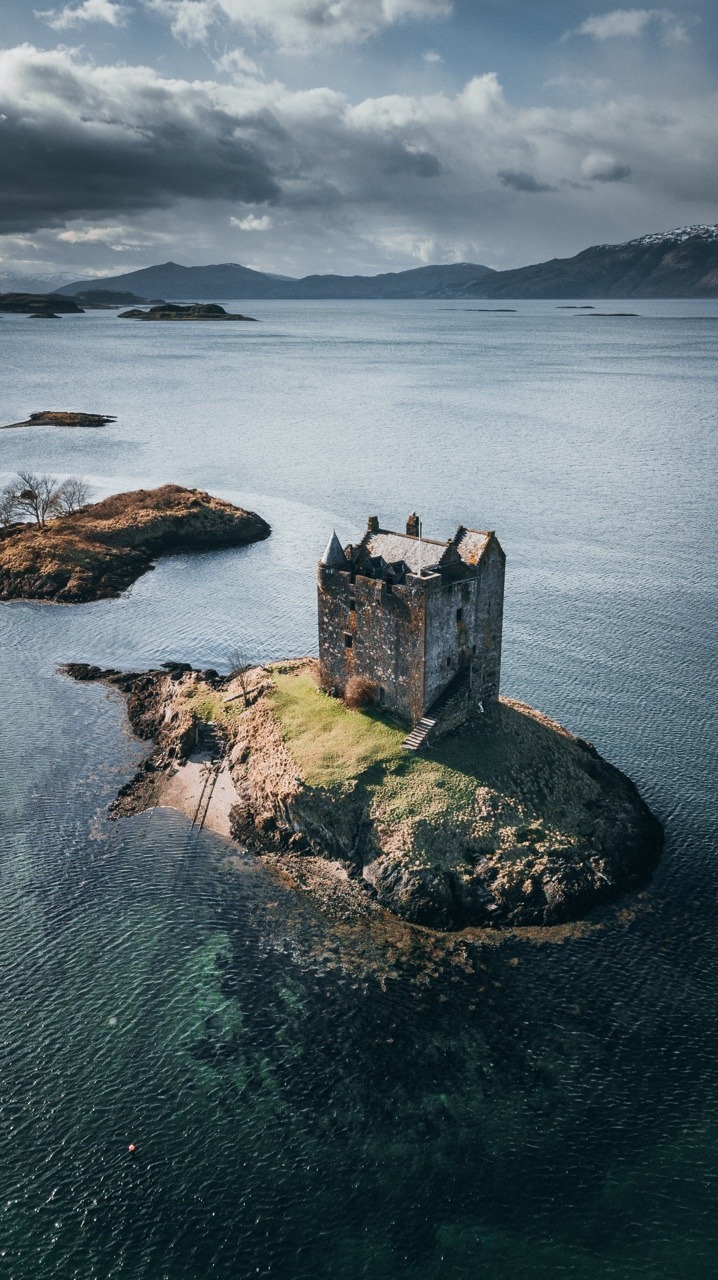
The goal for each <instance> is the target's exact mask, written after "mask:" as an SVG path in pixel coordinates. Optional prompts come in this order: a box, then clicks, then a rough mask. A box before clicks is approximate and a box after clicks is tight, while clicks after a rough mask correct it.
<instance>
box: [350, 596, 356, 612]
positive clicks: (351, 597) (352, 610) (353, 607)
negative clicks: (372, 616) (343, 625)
mask: <svg viewBox="0 0 718 1280" xmlns="http://www.w3.org/2000/svg"><path fill="white" fill-rule="evenodd" d="M356 607H357V602H356V600H355V599H354V598H353V596H350V597H349V611H350V613H353V612H354V610H355V609H356Z"/></svg>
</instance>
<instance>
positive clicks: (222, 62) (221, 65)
mask: <svg viewBox="0 0 718 1280" xmlns="http://www.w3.org/2000/svg"><path fill="white" fill-rule="evenodd" d="M214 65H215V68H216V69H217V71H219V72H224V74H225V75H231V76H235V77H236V78H237V79H240V80H241V79H242V78H243V77H244V76H259V75H261V71H260V69H259V67H258V66H257V64H256V62H253V61H252V59H251V58H248V57H247V54H246V53H245V52H244V49H230V50H229V51H228V52H227V53H223V54H222V57H221V58H217V60H216V62H215V64H214Z"/></svg>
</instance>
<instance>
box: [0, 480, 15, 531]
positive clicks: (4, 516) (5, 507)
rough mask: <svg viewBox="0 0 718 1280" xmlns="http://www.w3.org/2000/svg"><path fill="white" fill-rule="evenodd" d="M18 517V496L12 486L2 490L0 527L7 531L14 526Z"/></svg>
mask: <svg viewBox="0 0 718 1280" xmlns="http://www.w3.org/2000/svg"><path fill="white" fill-rule="evenodd" d="M17 515H18V509H17V494H16V492H15V489H14V487H13V486H12V485H11V484H8V485H6V486H5V488H4V489H2V490H0V525H2V527H3V528H4V529H5V528H7V526H8V525H9V524H14V523H15V519H16V518H17Z"/></svg>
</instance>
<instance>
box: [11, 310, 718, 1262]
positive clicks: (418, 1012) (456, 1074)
mask: <svg viewBox="0 0 718 1280" xmlns="http://www.w3.org/2000/svg"><path fill="white" fill-rule="evenodd" d="M516 305H517V307H518V308H519V312H518V313H517V315H516V316H515V317H513V316H512V317H498V316H491V315H480V314H470V313H462V312H459V311H456V310H451V311H449V309H448V306H447V307H446V308H445V307H442V305H441V304H427V305H426V306H416V305H412V304H408V305H406V306H404V305H402V304H396V305H394V304H392V305H391V306H387V304H375V303H372V304H356V305H355V304H346V303H344V304H335V305H334V304H328V305H326V306H323V305H321V304H320V305H316V304H315V305H304V304H296V305H293V304H267V303H262V304H258V306H259V308H260V310H261V313H262V318H263V323H262V326H261V328H260V326H256V333H255V326H252V336H251V338H249V339H248V340H247V341H244V335H242V340H241V341H239V340H238V338H236V337H235V336H234V335H232V334H229V333H227V331H226V329H225V328H222V331H221V332H217V331H216V330H215V331H214V332H207V330H206V329H202V330H201V332H199V331H197V330H195V331H192V330H189V331H188V330H187V329H181V327H180V329H181V332H178V330H177V329H176V328H173V329H171V330H170V331H169V332H168V331H167V330H163V329H159V330H152V332H151V333H149V334H148V333H147V332H146V330H144V329H143V330H142V331H141V333H138V329H137V328H133V327H132V326H127V327H123V326H122V325H121V324H117V325H115V321H114V318H113V317H112V316H109V315H108V314H107V313H98V314H97V315H94V316H93V315H90V316H87V317H85V318H83V319H82V321H81V323H82V326H83V327H82V328H80V327H79V323H80V322H77V321H71V320H67V321H63V323H62V326H59V325H58V326H56V327H54V328H53V327H52V326H47V327H46V328H45V329H42V331H41V332H39V333H36V332H33V335H32V343H33V346H32V361H30V360H29V358H28V351H27V343H28V337H27V328H26V326H25V328H23V327H22V322H21V320H20V319H19V318H18V319H17V320H16V319H15V318H13V317H5V319H4V322H3V336H4V341H5V344H6V348H7V366H8V368H9V370H10V373H11V377H10V378H8V379H7V383H6V388H5V391H6V396H7V398H6V403H5V405H4V406H3V415H4V418H3V420H5V419H6V420H7V421H12V420H16V419H19V418H20V417H21V416H24V415H25V414H26V413H27V412H30V411H32V410H34V409H38V408H43V407H57V408H64V407H67V408H80V409H86V410H88V411H95V410H97V411H99V412H101V411H107V412H110V413H112V412H117V413H118V415H119V419H118V422H117V424H116V426H113V427H111V428H106V429H105V430H104V431H103V432H101V433H100V432H91V433H90V432H88V433H77V432H73V433H69V432H60V431H57V430H55V431H52V430H51V429H47V430H41V431H37V432H33V433H29V432H28V433H24V434H23V433H21V432H12V433H8V434H7V435H5V436H2V437H0V450H2V461H1V462H0V467H2V468H3V469H4V470H5V471H7V472H12V471H14V470H15V469H16V468H17V467H19V466H21V465H28V466H34V467H36V468H42V469H47V470H54V471H57V472H70V471H72V472H82V473H91V474H92V475H93V477H95V483H96V484H97V485H98V488H101V489H102V491H103V492H112V491H115V490H117V489H118V488H121V487H127V486H128V485H129V484H146V485H149V484H154V483H159V482H161V481H163V480H168V479H172V480H179V481H181V482H184V483H193V484H198V485H202V486H206V487H209V488H212V489H214V490H215V491H217V492H221V493H223V494H226V495H227V496H229V497H235V498H236V499H237V500H239V501H242V502H243V503H245V505H251V506H254V507H255V508H256V509H257V510H259V511H260V512H261V513H262V514H263V515H265V516H266V517H267V518H268V519H270V520H271V522H272V524H273V527H274V535H273V537H272V538H271V539H270V540H269V541H267V542H265V543H261V544H258V545H257V546H256V547H252V548H248V549H243V550H239V551H229V552H223V553H221V554H218V555H216V556H196V557H178V558H176V559H172V560H165V561H163V562H162V563H161V564H160V565H159V566H158V568H157V569H156V570H155V571H154V572H153V573H151V574H148V575H146V577H145V578H143V579H142V580H141V581H140V582H138V583H137V585H136V586H135V587H134V588H133V590H132V591H131V592H130V593H129V595H128V596H127V597H125V598H124V599H122V600H121V601H109V602H102V603H99V604H95V605H88V606H77V607H60V608H53V607H46V606H37V605H27V604H14V605H11V606H5V607H3V608H2V609H0V632H1V637H0V639H1V644H2V650H1V652H2V664H3V713H4V714H3V720H2V735H1V738H2V741H1V743H0V781H1V783H2V793H3V808H2V837H3V838H2V857H1V860H0V867H1V874H2V895H1V896H0V938H1V941H2V955H3V961H4V974H3V978H4V981H3V1002H2V1015H1V1018H0V1093H1V1095H2V1122H3V1128H2V1139H0V1141H1V1142H2V1151H1V1152H0V1210H1V1212H2V1231H0V1253H1V1254H2V1255H3V1261H4V1268H3V1274H8V1275H9V1276H11V1277H12V1280H36V1277H38V1276H40V1275H42V1276H45V1275H47V1276H50V1275H51V1276H53V1277H58V1278H59V1280H70V1278H73V1280H75V1278H77V1280H87V1278H88V1277H97V1278H98V1280H116V1278H121V1280H125V1278H129V1277H132V1280H160V1278H164V1277H168V1278H169V1277H171V1278H172V1280H195V1278H198V1277H205V1276H210V1275H211V1276H217V1277H218V1278H220V1280H230V1278H231V1280H236V1278H237V1277H245V1276H247V1277H248V1276H253V1275H257V1276H267V1277H281V1278H282V1280H305V1278H306V1280H335V1278H336V1277H337V1276H342V1277H347V1278H348V1280H355V1278H357V1280H358V1278H359V1277H372V1280H396V1278H397V1277H402V1280H403V1278H404V1277H406V1278H407V1280H409V1278H410V1280H434V1277H436V1276H447V1277H451V1280H475V1278H476V1277H477V1276H486V1277H487V1278H488V1280H509V1277H511V1280H514V1278H515V1277H516V1276H521V1277H531V1278H533V1277H536V1278H537V1280H538V1278H540V1280H549V1278H551V1280H555V1278H556V1277H559V1276H565V1277H581V1278H582V1280H583V1278H584V1277H585V1278H586V1280H594V1278H595V1280H598V1278H600V1280H607V1278H608V1277H611V1278H615V1277H620V1278H621V1280H624V1277H629V1278H631V1280H632V1278H633V1277H636V1278H638V1277H641V1280H643V1278H648V1277H651V1280H653V1278H654V1277H659V1278H660V1280H664V1278H665V1280H668V1278H671V1280H672V1278H673V1277H676V1278H678V1277H684V1276H686V1275H695V1276H697V1277H709V1276H712V1275H714V1274H715V1264H714V1261H713V1258H714V1256H715V1248H716V1244H717V1243H718V1242H717V1241H716V1228H715V1225H714V1213H713V1205H714V1201H715V1184H716V1176H717V1175H718V1135H716V1133H715V1127H716V1126H715V1120H714V1117H715V1114H716V1113H715V1103H716V1097H715V1094H716V1083H715V1072H714V1068H713V1063H714V1060H715V1056H716V1049H717V1048H718V1045H717V1044H716V1032H715V1016H714V1004H715V998H714V981H713V978H712V975H713V973H714V972H715V968H716V961H717V959H718V957H717V955H716V950H717V947H716V941H717V939H716V926H715V906H714V903H715V876H716V860H715V850H714V848H713V842H712V833H713V831H714V830H715V820H716V810H715V799H714V797H713V795H712V778H713V777H714V776H715V773H714V772H713V771H712V770H713V766H712V762H711V760H710V759H709V754H708V753H709V750H710V748H711V744H712V743H713V742H714V741H715V732H714V730H715V705H716V704H715V698H714V697H712V690H711V688H710V686H709V672H710V666H709V659H710V657H711V654H712V650H711V644H712V640H713V637H712V634H711V631H710V623H711V617H712V610H711V604H712V597H711V586H710V578H709V571H710V567H711V564H712V559H711V557H712V556H714V553H715V545H714V544H715V528H714V521H710V520H709V518H708V512H709V505H708V504H709V501H710V496H709V495H711V496H712V492H713V489H712V487H711V486H712V483H713V480H712V476H711V473H710V472H711V464H712V463H713V461H714V454H713V448H714V446H713V430H714V425H713V424H714V407H715V346H714V341H715V340H714V333H715V320H710V319H705V320H701V319H699V318H697V317H700V316H707V315H708V314H709V312H710V311H711V310H712V311H713V312H714V314H718V307H717V306H716V304H715V303H701V304H682V303H681V304H672V303H671V304H668V303H662V304H655V303H651V304H641V310H642V311H644V312H645V313H646V314H645V315H644V316H643V317H642V318H641V319H640V320H637V321H630V322H628V321H626V322H625V324H626V325H628V324H629V323H630V325H631V326H632V327H631V328H630V329H627V328H625V327H623V328H621V329H620V331H619V330H618V329H616V328H612V327H611V321H609V320H606V321H605V322H604V321H602V320H598V319H597V320H595V321H594V322H593V323H592V324H591V326H590V331H589V326H585V327H580V328H579V326H578V323H577V322H576V323H573V320H572V318H571V315H570V313H565V312H564V313H561V312H556V311H555V310H554V308H553V305H552V304H549V303H546V304H521V303H519V304H516ZM632 309H634V308H632ZM257 314H259V311H257ZM86 321H87V323H85V322H86ZM497 321H500V323H501V325H502V327H501V328H500V329H499V328H498V327H497ZM72 325H75V328H74V329H73V328H72ZM509 325H510V326H511V327H510V328H509V327H508V326H509ZM230 328H231V326H230ZM50 330H52V332H50ZM190 339H191V340H190ZM78 353H79V355H80V358H78ZM130 375H131V376H130ZM98 387H101V388H102V403H98V402H97V394H98V393H97V388H98ZM414 507H417V508H418V509H419V510H420V511H422V514H423V515H424V517H425V519H426V521H427V525H428V524H431V526H432V527H433V528H435V529H436V531H437V532H442V531H444V530H445V529H446V528H451V527H453V526H455V525H456V523H458V522H459V521H460V520H464V521H467V522H471V523H473V522H477V523H479V524H483V525H488V526H491V527H496V528H497V529H498V530H499V532H500V535H501V537H502V541H503V542H504V545H505V546H506V549H507V552H508V554H509V567H510V571H509V578H508V602H507V603H508V608H507V614H508V617H507V654H506V667H505V690H506V692H507V693H511V694H514V695H516V696H519V697H524V698H527V699H529V700H531V701H532V702H534V703H535V704H536V705H538V706H540V707H542V709H544V710H545V711H547V712H548V713H549V714H551V715H554V716H556V717H557V718H558V719H560V720H563V721H564V722H565V723H568V724H569V725H570V726H571V727H574V728H576V729H578V730H580V731H581V732H582V733H584V734H585V735H586V736H588V737H589V738H592V739H593V740H594V741H595V742H596V744H597V746H598V747H599V749H600V750H601V751H602V752H603V753H604V754H605V755H606V756H607V757H608V758H609V759H611V760H613V761H614V762H615V763H616V764H618V765H619V766H620V767H622V768H624V769H626V770H627V771H628V772H629V773H631V774H632V776H633V777H634V778H636V780H637V781H638V782H639V785H640V786H641V789H642V791H643V793H644V795H645V796H646V798H647V799H648V800H649V802H650V803H651V804H652V805H653V806H654V807H655V808H656V809H657V811H658V812H659V813H660V815H661V816H662V817H663V818H664V819H665V820H666V823H667V831H668V843H667V850H666V854H665V857H664V860H663V862H662V864H661V867H660V868H659V871H658V873H657V875H656V877H655V880H654V883H653V885H652V887H651V888H650V889H649V891H648V892H647V893H646V894H645V895H643V897H642V899H641V900H640V902H638V903H632V904H628V908H629V909H626V910H625V911H620V912H618V913H616V912H611V913H607V914H606V916H599V917H598V918H597V920H596V921H595V923H594V924H593V925H592V927H590V928H584V929H577V930H573V931H572V930H566V931H563V932H560V931H557V932H555V933H552V934H551V937H550V940H549V941H544V942H540V941H539V940H538V935H537V934H536V933H535V932H533V933H526V934H525V935H521V934H516V935H512V936H510V937H508V938H506V939H505V940H504V941H501V942H497V941H493V942H490V943H487V942H485V941H483V940H482V939H481V937H480V936H479V935H474V936H464V935H455V936H454V937H451V938H448V939H444V940H443V941H440V942H438V943H435V942H434V941H433V940H432V938H431V935H430V934H428V933H425V932H423V931H420V930H412V929H409V928H407V927H405V926H401V925H398V924H397V925H396V926H388V927H385V926H379V925H377V924H376V923H373V924H365V925H361V926H356V927H354V928H351V929H349V928H347V927H346V926H330V925H328V924H327V923H326V922H325V921H323V920H322V918H321V917H320V916H319V915H318V913H317V911H316V908H315V907H314V906H313V905H312V903H311V902H310V901H307V900H306V899H305V897H304V896H303V895H298V894H296V893H294V892H293V891H292V890H291V889H290V888H288V887H287V886H286V885H285V884H284V883H283V882H282V881H281V880H280V879H278V878H276V877H275V876H273V875H272V874H271V873H270V872H269V871H267V869H265V868H264V867H263V866H262V865H261V864H258V863H257V862H256V861H255V860H252V859H250V858H241V857H237V856H236V854H235V853H234V851H233V850H232V849H231V847H230V846H228V845H226V844H223V842H221V841H219V840H217V839H214V838H212V837H211V836H208V835H206V834H203V835H200V836H197V834H196V833H192V832H190V830H189V828H188V824H187V823H186V822H185V821H184V819H182V818H181V817H180V816H179V815H175V814H172V813H170V812H167V811H157V812H155V813H154V814H152V815H142V816H140V817H138V818H134V819H131V820H127V821H123V822H120V823H117V824H112V823H109V822H108V821H107V819H106V817H105V811H106V807H107V804H108V801H109V799H110V798H111V797H112V795H113V794H114V793H115V791H116V789H117V787H118V786H119V785H120V784H121V782H122V781H123V780H124V779H125V778H126V777H128V776H129V775H130V773H131V772H132V770H133V768H134V767H135V765H136V763H137V761H138V760H139V759H140V758H141V756H142V753H143V748H142V746H141V745H140V744H138V743H136V742H133V741H132V740H131V739H130V738H129V737H128V736H127V735H126V733H125V731H124V729H123V725H124V717H123V710H122V706H121V704H120V702H119V701H118V700H116V699H115V698H114V697H113V696H111V695H108V694H107V693H106V692H105V691H104V690H103V689H102V688H100V687H97V686H92V685H77V684H73V683H71V682H70V681H68V680H66V679H64V678H63V677H61V676H59V675H58V674H57V672H56V670H55V668H56V664H57V663H58V662H60V661H67V660H86V661H92V662H100V663H107V664H110V663H111V664H113V665H118V666H142V665H146V664H149V663H154V662H157V661H162V660H164V659H166V658H170V657H177V658H182V659H187V660H189V661H193V662H195V663H201V664H204V665H207V664H212V665H217V666H221V665H222V663H223V660H224V659H225V658H226V655H227V652H228V650H229V649H230V648H231V647H232V646H233V645H234V644H236V643H237V642H239V643H241V644H243V645H244V646H245V647H246V648H248V649H249V650H250V652H252V654H253V655H254V656H256V657H258V658H267V659H268V658H271V657H278V656H282V655H286V654H289V653H302V652H307V651H312V650H313V649H314V613H313V607H314V606H313V590H314V588H313V574H314V563H315V560H316V556H317V554H318V553H319V552H320V551H321V549H322V547H323V545H324V543H325V542H326V536H327V530H328V529H330V528H331V527H332V526H333V525H334V524H336V526H337V529H338V532H339V533H340V535H342V536H345V537H346V538H350V537H353V538H355V537H356V536H357V533H358V532H359V530H360V528H361V527H362V525H363V522H364V520H365V518H366V515H367V514H368V512H369V511H374V510H378V511H379V513H380V514H381V515H382V516H383V517H384V518H385V519H387V520H390V519H392V520H393V519H401V518H403V517H404V516H405V515H406V513H407V512H408V511H409V510H411V509H414ZM711 542H712V544H713V545H711ZM130 1143H134V1144H135V1145H136V1147H137V1151H136V1153H135V1155H134V1156H131V1155H130V1154H129V1152H128V1149H127V1148H128V1145H129V1144H130Z"/></svg>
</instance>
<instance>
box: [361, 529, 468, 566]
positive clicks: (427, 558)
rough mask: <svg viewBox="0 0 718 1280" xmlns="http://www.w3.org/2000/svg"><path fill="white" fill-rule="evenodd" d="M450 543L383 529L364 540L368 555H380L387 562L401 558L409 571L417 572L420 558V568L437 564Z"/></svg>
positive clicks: (393, 562) (392, 562)
mask: <svg viewBox="0 0 718 1280" xmlns="http://www.w3.org/2000/svg"><path fill="white" fill-rule="evenodd" d="M450 545H451V544H450V543H449V542H437V541H436V540H435V539H434V538H422V539H421V541H419V539H418V538H412V537H411V536H410V535H407V534H405V533H389V532H385V531H384V530H380V531H379V533H371V534H369V535H368V537H367V538H366V539H365V541H364V546H365V547H366V549H367V551H368V552H369V555H370V556H381V558H382V560H385V561H386V562H387V564H396V562H397V560H403V561H404V563H405V564H407V565H408V567H409V569H410V571H411V573H418V572H419V568H420V565H419V560H420V558H421V568H422V569H428V568H429V566H430V565H434V564H437V563H438V561H439V560H440V559H441V557H442V555H443V554H444V553H445V552H446V551H448V549H449V547H450Z"/></svg>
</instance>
